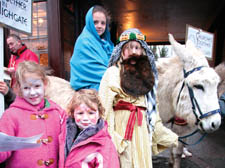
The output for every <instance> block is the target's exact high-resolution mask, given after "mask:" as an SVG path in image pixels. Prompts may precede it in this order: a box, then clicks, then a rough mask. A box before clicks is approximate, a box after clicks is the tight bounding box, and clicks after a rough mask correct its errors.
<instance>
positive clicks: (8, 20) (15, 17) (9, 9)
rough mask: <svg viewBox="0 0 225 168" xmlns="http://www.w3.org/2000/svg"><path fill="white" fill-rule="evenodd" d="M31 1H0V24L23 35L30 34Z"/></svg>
mask: <svg viewBox="0 0 225 168" xmlns="http://www.w3.org/2000/svg"><path fill="white" fill-rule="evenodd" d="M32 1H33V0H0V23H2V24H3V26H4V25H5V26H9V27H11V28H14V29H16V30H19V31H22V32H24V33H28V34H31V33H32Z"/></svg>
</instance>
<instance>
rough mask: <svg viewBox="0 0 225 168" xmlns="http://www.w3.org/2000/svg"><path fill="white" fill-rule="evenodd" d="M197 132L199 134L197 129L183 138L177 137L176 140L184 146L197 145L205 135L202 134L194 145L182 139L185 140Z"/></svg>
mask: <svg viewBox="0 0 225 168" xmlns="http://www.w3.org/2000/svg"><path fill="white" fill-rule="evenodd" d="M197 132H199V130H198V129H196V130H195V131H194V132H192V133H190V134H188V135H185V136H182V137H178V140H179V141H180V142H181V143H183V144H184V145H196V144H198V143H199V142H201V141H202V140H203V138H204V137H205V136H206V133H204V134H203V135H202V136H201V137H200V138H199V139H198V140H197V141H196V142H195V143H192V144H188V143H186V142H184V141H183V140H182V139H185V138H188V137H190V136H192V135H194V134H196V133H197Z"/></svg>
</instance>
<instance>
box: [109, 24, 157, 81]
mask: <svg viewBox="0 0 225 168" xmlns="http://www.w3.org/2000/svg"><path fill="white" fill-rule="evenodd" d="M133 40H134V41H137V42H139V43H140V44H141V46H142V47H143V48H144V50H145V52H146V55H147V56H148V59H149V62H150V64H151V67H152V71H153V73H154V76H155V77H156V78H157V69H156V65H155V57H154V54H153V52H152V51H151V50H150V48H149V47H148V44H147V43H146V41H145V40H146V36H145V35H143V34H142V33H141V32H140V30H138V29H136V28H130V29H127V30H125V31H124V32H123V33H122V34H121V35H120V37H119V39H118V42H119V43H118V44H117V45H116V46H115V48H114V50H113V53H112V55H111V58H110V60H109V65H108V66H109V67H110V66H112V65H113V64H114V63H116V62H117V61H118V60H119V58H120V56H121V50H122V48H123V45H124V44H126V43H127V42H129V41H133Z"/></svg>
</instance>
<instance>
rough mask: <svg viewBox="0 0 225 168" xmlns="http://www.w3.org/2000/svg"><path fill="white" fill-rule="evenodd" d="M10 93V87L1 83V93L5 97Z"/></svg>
mask: <svg viewBox="0 0 225 168" xmlns="http://www.w3.org/2000/svg"><path fill="white" fill-rule="evenodd" d="M8 91H9V87H8V86H7V84H6V83H5V82H2V81H0V93H2V94H3V95H6V94H7V93H8Z"/></svg>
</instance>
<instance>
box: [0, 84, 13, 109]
mask: <svg viewBox="0 0 225 168" xmlns="http://www.w3.org/2000/svg"><path fill="white" fill-rule="evenodd" d="M0 93H1V94H3V95H4V101H5V109H7V108H8V107H9V106H10V104H11V103H12V102H13V101H14V100H15V98H16V95H15V93H14V92H13V90H12V88H11V87H10V86H9V82H7V81H5V80H4V81H0Z"/></svg>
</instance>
